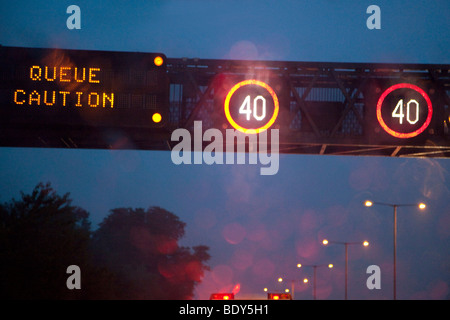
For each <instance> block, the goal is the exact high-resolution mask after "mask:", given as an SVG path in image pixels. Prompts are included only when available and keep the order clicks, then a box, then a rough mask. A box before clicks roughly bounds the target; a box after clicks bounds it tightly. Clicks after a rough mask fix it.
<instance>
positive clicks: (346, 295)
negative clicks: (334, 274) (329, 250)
mask: <svg viewBox="0 0 450 320" xmlns="http://www.w3.org/2000/svg"><path fill="white" fill-rule="evenodd" d="M322 243H323V244H324V245H327V244H329V243H330V244H343V245H344V246H345V300H347V298H348V246H349V245H350V244H362V245H363V246H365V247H367V246H368V245H369V242H368V241H363V242H340V241H329V240H327V239H324V240H323V241H322Z"/></svg>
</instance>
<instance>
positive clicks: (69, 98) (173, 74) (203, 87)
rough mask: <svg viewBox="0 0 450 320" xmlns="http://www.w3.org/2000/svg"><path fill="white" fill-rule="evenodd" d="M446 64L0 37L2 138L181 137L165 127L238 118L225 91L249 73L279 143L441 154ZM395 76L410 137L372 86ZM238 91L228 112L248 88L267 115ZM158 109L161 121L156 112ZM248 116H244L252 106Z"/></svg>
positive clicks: (229, 124) (449, 147) (94, 142)
mask: <svg viewBox="0 0 450 320" xmlns="http://www.w3.org/2000/svg"><path fill="white" fill-rule="evenodd" d="M155 59H160V60H158V61H159V62H161V64H156V62H155V61H156V60H155ZM449 70H450V65H448V64H447V65H438V64H385V63H383V64H381V63H327V62H294V61H262V60H261V61H259V60H252V61H250V60H217V59H188V58H167V57H166V56H165V55H163V54H158V53H133V52H106V51H87V50H65V49H51V48H47V49H45V48H42V49H38V48H16V47H2V46H0V104H1V107H2V108H0V146H12V147H48V148H87V149H89V148H96V149H143V150H171V149H172V148H173V147H174V145H175V144H176V143H178V141H172V139H171V138H172V133H173V131H174V130H176V129H178V128H182V129H187V130H189V131H191V133H192V131H193V127H194V123H195V122H196V121H201V124H202V130H207V129H212V128H214V129H218V130H219V131H221V132H222V133H223V132H224V131H225V130H226V129H233V128H236V125H235V124H233V121H231V120H230V117H229V116H228V115H227V108H226V101H227V99H228V97H230V92H233V89H232V88H235V87H236V85H239V84H240V83H243V82H249V81H250V82H252V81H254V82H259V83H264V84H265V85H266V86H267V87H270V88H271V89H270V90H268V92H269V93H270V95H271V97H272V98H273V99H274V100H273V102H274V103H273V110H276V112H275V111H272V114H273V115H272V117H269V116H268V117H267V118H270V120H271V121H269V122H268V123H266V124H265V125H263V126H261V127H258V130H259V129H261V128H263V129H262V130H263V131H264V130H266V129H270V130H267V131H271V130H272V129H278V133H279V139H278V141H279V143H278V152H280V153H292V154H316V155H361V156H364V155H367V156H388V157H442V158H448V157H450V73H449ZM85 71H86V72H87V75H86V76H85ZM81 75H82V76H81ZM399 85H407V86H410V87H411V86H413V87H416V88H419V91H417V90H416V92H414V95H415V96H411V94H410V93H405V92H407V90H411V89H412V88H409V89H402V90H403V91H402V90H398V91H396V93H395V94H393V96H394V98H390V99H386V101H388V100H389V101H388V102H386V105H387V106H388V108H386V110H388V111H385V113H386V112H387V115H388V117H390V118H389V120H398V122H399V123H400V124H401V123H402V120H403V118H405V119H406V120H407V121H408V122H409V125H408V124H407V123H406V120H405V121H403V122H404V125H405V124H406V125H407V126H409V127H408V128H407V129H408V130H409V128H413V129H412V130H414V132H413V133H417V134H415V135H410V134H409V133H408V137H407V139H405V137H402V138H400V137H399V136H397V135H395V134H394V135H393V134H392V132H391V133H390V132H389V131H393V130H391V129H392V128H389V129H387V128H386V125H385V126H383V123H382V122H383V121H380V113H381V111H380V109H381V107H379V106H380V100H381V98H380V96H381V97H383V96H385V93H386V92H388V91H389V89H391V88H392V87H394V86H399ZM249 87H250V86H249ZM249 87H247V88H249ZM267 87H266V89H267ZM230 88H231V90H230ZM246 90H247V91H246ZM246 90H244V94H243V93H240V94H236V95H235V97H236V98H234V102H233V107H232V108H233V112H234V113H235V115H237V116H238V117H242V115H241V113H242V112H241V109H242V107H243V106H244V103H246V102H245V101H250V98H249V97H250V96H251V95H253V96H252V99H253V117H254V118H255V119H256V120H255V121H260V120H262V118H264V121H266V104H265V103H266V98H264V96H263V94H261V93H256V91H255V89H252V90H253V91H251V90H250V89H246ZM405 90H406V91H405ZM272 93H274V94H272ZM275 93H276V94H275ZM246 95H247V96H246ZM274 95H276V96H277V103H275V98H274ZM408 95H409V96H408ZM422 96H423V99H425V100H423V99H422ZM425 96H426V98H425ZM243 97H245V98H243ZM230 99H231V98H230ZM247 99H248V100H247ZM258 99H259V100H258ZM257 100H258V101H259V102H260V103H262V105H263V106H264V107H262V106H259V107H258V105H257V103H256V102H255V101H257ZM403 100H405V105H406V106H405V108H406V110H407V114H406V117H405V116H404V110H403ZM228 101H229V100H228ZM243 101H244V102H243ZM262 101H263V102H262ZM267 101H268V100H267ZM383 101H384V100H383ZM396 101H399V102H398V103H401V106H400V107H401V109H402V111H398V110H397V107H398V106H399V104H397V107H396V106H395V105H396V103H397V102H396ZM241 104H242V105H241ZM239 105H241V107H239ZM275 105H276V106H275ZM419 105H420V107H419ZM427 105H428V109H427ZM431 105H432V107H431ZM394 107H395V109H394V110H393V111H392V108H394ZM410 107H411V108H410ZM257 108H261V109H260V111H259V112H260V113H261V114H259V115H258V116H255V114H256V113H255V110H256V109H257ZM229 109H231V107H230V108H229ZM269 109H270V107H268V108H267V110H269ZM410 109H411V110H410ZM261 110H263V111H261ZM427 110H428V112H427ZM244 111H245V110H244ZM267 113H269V111H267ZM155 114H157V115H158V119H159V120H162V121H158V122H155V121H152V119H153V117H152V115H155ZM262 114H263V115H264V116H262ZM275 114H276V115H277V116H275ZM381 117H382V116H381ZM244 118H245V117H244ZM397 118H399V119H397ZM419 118H420V121H419ZM423 119H426V121H424V120H423ZM246 120H247V121H248V122H247V123H246V125H247V124H251V121H249V119H248V114H247V119H246ZM272 120H273V121H272ZM264 121H262V122H264ZM422 121H424V124H421V122H422ZM417 122H419V123H418V124H416V123H417ZM414 126H415V127H414ZM417 126H419V127H420V128H419V129H417ZM387 127H389V125H387ZM241 128H242V127H241ZM247 128H248V127H247ZM407 129H405V128H404V126H403V127H401V128H400V127H399V128H395V130H407ZM395 130H394V132H396V133H398V131H395ZM418 131H420V132H418ZM215 132H217V131H215ZM256 133H257V134H258V133H259V131H258V132H256ZM401 134H403V135H404V134H405V133H400V135H401ZM259 136H260V135H258V137H259ZM233 142H234V141H233ZM270 142H271V143H273V141H272V140H270ZM206 143H207V142H205V141H203V145H202V146H204V145H205V144H206ZM233 144H234V143H233ZM197 146H198V144H197ZM226 150H228V148H227V149H226ZM248 150H249V152H250V149H248ZM197 151H201V150H197Z"/></svg>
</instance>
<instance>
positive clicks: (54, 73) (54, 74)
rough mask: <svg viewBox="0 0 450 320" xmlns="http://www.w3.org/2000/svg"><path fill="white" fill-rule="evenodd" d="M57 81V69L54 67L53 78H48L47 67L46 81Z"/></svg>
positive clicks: (46, 70)
mask: <svg viewBox="0 0 450 320" xmlns="http://www.w3.org/2000/svg"><path fill="white" fill-rule="evenodd" d="M55 79H56V67H53V78H49V77H48V67H47V66H45V80H47V81H53V80H55Z"/></svg>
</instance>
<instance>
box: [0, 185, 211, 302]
mask: <svg viewBox="0 0 450 320" xmlns="http://www.w3.org/2000/svg"><path fill="white" fill-rule="evenodd" d="M71 202H72V200H71V199H69V194H68V193H67V194H65V195H63V196H60V195H58V194H57V193H56V192H55V191H54V190H53V189H52V188H51V186H50V184H45V185H44V184H42V183H39V184H38V185H37V186H36V187H35V188H34V189H33V191H32V192H31V194H24V193H23V192H22V193H21V198H20V200H15V199H12V200H11V201H10V202H8V203H5V204H3V205H0V298H2V299H189V298H192V296H193V291H194V287H195V285H196V284H197V283H199V282H200V281H201V279H202V277H203V273H204V271H205V270H207V269H208V266H207V265H205V262H206V261H207V260H208V259H209V258H210V256H209V254H208V247H206V246H197V247H193V248H188V247H180V246H179V245H178V241H179V240H180V239H181V238H182V237H183V235H184V228H185V225H186V224H185V223H184V222H182V221H180V219H179V218H178V217H177V216H176V215H174V214H173V213H170V212H168V211H166V210H164V209H161V208H158V207H151V208H149V209H148V210H143V209H124V208H119V209H113V210H111V212H110V214H109V215H108V216H107V217H106V218H105V219H104V220H103V222H102V223H101V224H100V227H99V228H98V229H97V230H96V231H95V232H92V231H91V228H90V222H89V214H88V212H87V211H86V210H84V209H82V208H79V207H76V206H72V205H71ZM70 265H77V266H78V267H79V268H80V270H81V290H77V289H73V290H70V289H69V288H68V287H67V285H66V281H67V279H68V278H69V277H70V276H71V274H67V273H66V270H67V267H68V266H70Z"/></svg>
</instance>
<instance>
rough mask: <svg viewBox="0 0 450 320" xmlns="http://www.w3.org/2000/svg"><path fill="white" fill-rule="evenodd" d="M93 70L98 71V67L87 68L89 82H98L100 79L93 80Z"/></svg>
mask: <svg viewBox="0 0 450 320" xmlns="http://www.w3.org/2000/svg"><path fill="white" fill-rule="evenodd" d="M94 71H100V68H89V82H91V83H100V80H94V79H93V78H95V76H96V75H95V74H94Z"/></svg>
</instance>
